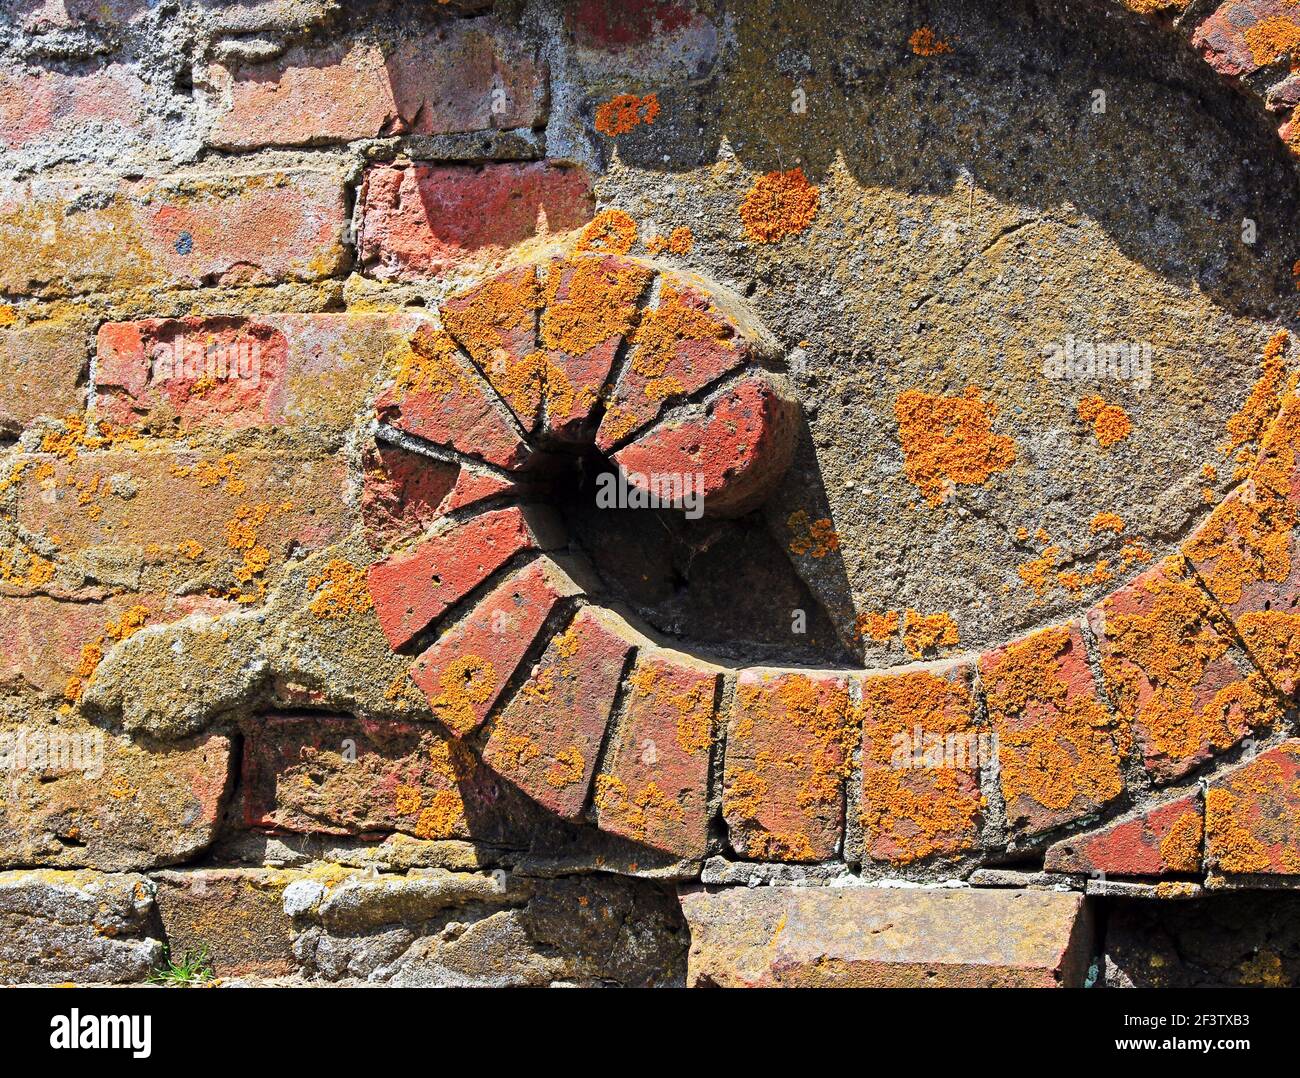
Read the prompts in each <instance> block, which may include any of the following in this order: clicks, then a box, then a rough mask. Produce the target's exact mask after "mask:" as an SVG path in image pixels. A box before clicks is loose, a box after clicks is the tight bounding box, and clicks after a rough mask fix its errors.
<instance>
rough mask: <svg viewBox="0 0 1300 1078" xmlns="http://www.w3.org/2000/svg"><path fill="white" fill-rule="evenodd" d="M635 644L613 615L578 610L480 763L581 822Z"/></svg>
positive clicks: (497, 727) (502, 718) (505, 714)
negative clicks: (621, 683)
mask: <svg viewBox="0 0 1300 1078" xmlns="http://www.w3.org/2000/svg"><path fill="white" fill-rule="evenodd" d="M636 640H637V637H636V634H634V633H633V632H631V631H630V630H629V629H628V627H627V625H626V623H625V622H623V620H622V619H621V618H620V617H618V615H616V614H614V613H612V612H610V611H606V610H601V609H599V608H597V607H584V608H583V609H582V610H580V611H578V613H577V615H576V616H575V617H574V619H573V621H572V622H571V623H570V624H569V627H568V628H567V629H566V630H565V631H564V632H563V633H560V634H559V635H558V636H556V637H555V638H554V639H553V640H552V641H551V642H550V644H549V645H548V646H547V648H546V652H545V653H544V654H543V655H542V657H541V660H540V661H539V662H538V664H537V665H536V666H535V667H534V668H533V672H532V674H531V675H530V676H529V678H528V680H527V681H525V682H524V684H523V686H522V688H520V690H519V692H517V693H516V694H515V697H514V699H513V700H511V701H510V703H509V704H507V705H506V707H505V708H504V709H503V710H502V712H501V714H500V715H498V716H497V718H496V719H495V720H494V721H493V723H492V729H491V733H490V734H489V736H488V740H487V745H486V746H485V748H484V750H483V759H484V761H485V762H486V763H487V764H488V765H489V766H490V767H492V768H493V769H494V770H495V771H496V772H497V773H498V774H500V775H502V776H503V777H505V778H507V779H509V780H510V781H511V782H513V783H514V784H515V785H516V786H518V787H519V788H520V789H521V790H523V791H524V792H525V793H526V794H528V796H529V797H531V798H532V799H533V800H534V801H537V802H538V803H539V804H541V805H544V806H545V807H546V808H548V809H550V810H551V811H552V812H554V813H556V814H558V815H560V816H566V817H575V816H578V815H579V814H580V813H581V812H582V810H583V807H584V806H585V805H586V802H587V794H588V791H589V790H590V789H591V774H592V771H593V770H594V768H595V766H596V757H597V756H598V755H599V753H600V746H601V743H602V741H603V740H604V738H605V727H606V726H607V725H608V723H609V718H610V714H611V712H612V711H613V708H614V701H615V699H616V698H617V696H618V687H619V682H620V681H621V680H622V678H623V671H624V670H625V669H626V668H627V659H628V655H629V654H630V653H631V650H632V648H633V646H634V644H635V642H636Z"/></svg>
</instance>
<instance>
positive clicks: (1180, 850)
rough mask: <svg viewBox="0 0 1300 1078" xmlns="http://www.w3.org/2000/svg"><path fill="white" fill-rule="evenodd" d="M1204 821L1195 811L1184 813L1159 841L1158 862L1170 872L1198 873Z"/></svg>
mask: <svg viewBox="0 0 1300 1078" xmlns="http://www.w3.org/2000/svg"><path fill="white" fill-rule="evenodd" d="M1204 831H1205V827H1204V821H1203V820H1202V819H1201V814H1200V813H1199V812H1197V811H1196V810H1195V809H1193V810H1191V811H1189V812H1184V813H1183V814H1182V815H1181V816H1179V817H1178V819H1177V820H1175V821H1174V823H1173V826H1172V827H1170V828H1169V831H1168V832H1167V833H1166V835H1165V837H1164V838H1163V839H1161V840H1160V860H1161V861H1163V862H1164V863H1165V867H1166V868H1167V869H1168V870H1169V871H1170V872H1199V871H1200V868H1201V839H1202V837H1203V836H1204Z"/></svg>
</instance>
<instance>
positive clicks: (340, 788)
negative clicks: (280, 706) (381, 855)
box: [241, 715, 536, 845]
mask: <svg viewBox="0 0 1300 1078" xmlns="http://www.w3.org/2000/svg"><path fill="white" fill-rule="evenodd" d="M241 789H242V792H243V804H242V806H241V812H242V817H243V821H244V823H245V824H246V825H247V826H249V827H265V828H273V829H275V830H278V831H293V832H299V833H303V834H326V835H371V834H383V833H387V832H402V833H405V834H408V835H414V836H415V837H417V838H423V839H470V840H475V841H479V842H489V843H495V842H501V843H508V844H516V845H517V844H519V843H522V842H527V841H528V839H529V837H530V831H531V829H532V828H533V827H535V826H536V820H535V819H534V818H533V812H535V810H533V811H532V812H530V806H529V805H528V803H527V801H525V799H524V798H522V797H519V796H518V795H517V794H516V795H515V796H514V797H513V798H511V797H510V796H509V795H508V792H507V791H505V790H503V789H502V786H501V783H500V782H499V780H498V779H497V778H496V777H495V776H494V775H493V774H492V772H491V771H489V770H488V769H487V768H486V767H484V766H483V765H482V764H481V763H480V762H479V761H478V760H477V759H475V757H474V756H473V755H472V754H471V753H470V751H469V750H468V749H467V748H465V747H464V746H463V745H461V744H460V743H459V742H458V741H455V740H453V739H450V738H448V737H447V736H446V735H445V734H443V733H441V732H440V731H438V729H437V728H436V727H434V726H431V725H429V724H427V723H425V724H423V725H419V724H415V723H403V722H366V721H364V720H360V719H355V718H352V717H350V716H333V715H268V716H262V717H259V718H257V719H254V720H253V721H252V722H251V723H250V724H249V725H248V728H247V730H246V733H245V739H244V760H243V783H242V785H241Z"/></svg>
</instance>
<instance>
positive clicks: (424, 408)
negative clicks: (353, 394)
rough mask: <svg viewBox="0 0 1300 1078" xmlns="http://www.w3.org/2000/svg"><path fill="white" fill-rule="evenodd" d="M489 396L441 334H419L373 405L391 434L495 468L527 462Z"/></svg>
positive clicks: (520, 444)
mask: <svg viewBox="0 0 1300 1078" xmlns="http://www.w3.org/2000/svg"><path fill="white" fill-rule="evenodd" d="M491 398H492V391H491V390H490V389H489V388H488V387H487V386H486V385H484V384H483V382H482V381H481V380H480V379H479V376H478V375H477V374H474V373H471V372H470V371H469V370H468V369H467V368H466V367H465V365H464V364H463V363H462V360H461V358H460V352H459V349H458V348H457V346H456V343H455V341H453V340H452V338H451V337H450V336H449V335H448V334H447V333H445V332H443V331H441V330H432V329H422V330H421V331H420V332H418V333H416V334H415V336H413V337H412V338H411V340H410V343H409V346H408V351H407V358H406V359H405V360H404V361H403V363H402V365H401V366H400V367H399V369H398V372H397V376H396V381H395V384H394V385H393V387H392V388H391V389H389V390H387V391H385V392H384V393H383V395H382V396H380V398H379V400H378V402H377V405H376V407H377V410H378V414H379V419H380V421H381V422H383V423H387V424H389V425H390V426H392V427H394V428H395V429H397V430H400V431H404V432H405V433H407V434H414V435H416V436H417V437H419V438H422V439H424V440H425V441H427V442H431V443H433V444H435V445H438V446H443V447H445V448H448V449H453V450H455V451H456V452H458V453H463V454H465V455H466V456H472V457H476V458H478V459H480V460H484V461H487V462H488V463H490V464H495V465H497V466H498V467H501V468H518V467H520V466H521V465H522V464H524V463H525V462H526V461H527V460H528V446H527V445H526V444H525V442H524V441H523V439H522V438H521V437H520V436H519V432H518V431H517V430H516V429H515V428H514V426H513V425H512V424H511V422H510V421H509V419H508V418H507V417H506V415H505V414H503V412H502V410H501V409H500V408H499V406H498V405H497V403H496V402H495V401H494V400H492V399H491Z"/></svg>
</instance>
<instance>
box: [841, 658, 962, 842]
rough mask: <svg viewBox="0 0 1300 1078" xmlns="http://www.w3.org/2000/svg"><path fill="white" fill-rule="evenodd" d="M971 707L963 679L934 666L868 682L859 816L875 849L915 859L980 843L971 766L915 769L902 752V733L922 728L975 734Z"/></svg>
mask: <svg viewBox="0 0 1300 1078" xmlns="http://www.w3.org/2000/svg"><path fill="white" fill-rule="evenodd" d="M972 711H973V706H972V701H971V697H970V694H969V692H968V691H967V690H966V689H965V687H964V686H963V685H962V684H960V683H959V682H955V681H947V680H945V679H943V678H941V677H937V676H936V675H934V674H931V673H928V672H921V671H918V672H916V673H908V674H897V675H885V676H880V677H870V678H867V679H866V680H865V681H864V682H863V686H862V717H863V741H862V745H863V756H862V798H861V808H860V816H861V820H862V826H863V829H864V831H865V832H866V835H865V839H866V844H867V848H868V850H869V851H870V852H871V854H872V856H874V857H883V858H885V859H886V860H888V861H890V862H892V863H894V864H910V863H911V862H913V861H917V860H920V859H922V858H925V857H930V856H932V855H934V854H939V853H945V854H952V853H958V852H961V851H963V850H966V849H970V848H971V847H973V846H974V844H975V842H976V839H977V838H978V827H979V815H980V805H981V800H980V790H979V783H978V776H977V775H976V773H975V772H974V771H973V770H972V768H957V767H941V768H926V769H915V770H913V769H910V768H906V767H900V766H898V762H899V761H898V759H897V758H896V757H897V749H898V745H899V743H900V740H906V741H911V739H912V738H913V737H914V736H916V735H917V733H918V732H919V731H924V735H926V736H930V737H940V738H944V739H945V740H946V739H947V738H948V737H950V736H951V737H952V738H953V739H954V740H955V739H956V738H958V737H967V736H970V735H972V734H973V733H974V726H973V719H972ZM976 766H978V765H977V764H976Z"/></svg>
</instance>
